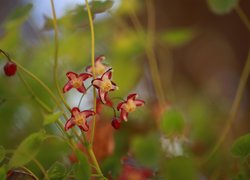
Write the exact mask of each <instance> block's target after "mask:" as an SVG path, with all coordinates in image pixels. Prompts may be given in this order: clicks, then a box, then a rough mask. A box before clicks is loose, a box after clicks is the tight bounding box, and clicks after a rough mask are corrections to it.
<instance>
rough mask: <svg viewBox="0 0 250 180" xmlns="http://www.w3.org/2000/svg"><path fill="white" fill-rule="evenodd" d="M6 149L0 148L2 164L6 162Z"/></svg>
mask: <svg viewBox="0 0 250 180" xmlns="http://www.w3.org/2000/svg"><path fill="white" fill-rule="evenodd" d="M5 154H6V152H5V149H4V147H3V146H0V163H1V162H2V161H3V160H4V157H5Z"/></svg>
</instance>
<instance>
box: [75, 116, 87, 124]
mask: <svg viewBox="0 0 250 180" xmlns="http://www.w3.org/2000/svg"><path fill="white" fill-rule="evenodd" d="M74 122H75V123H76V124H77V125H78V126H80V125H82V124H83V122H85V118H84V117H83V116H81V115H80V114H79V113H77V114H75V120H74Z"/></svg>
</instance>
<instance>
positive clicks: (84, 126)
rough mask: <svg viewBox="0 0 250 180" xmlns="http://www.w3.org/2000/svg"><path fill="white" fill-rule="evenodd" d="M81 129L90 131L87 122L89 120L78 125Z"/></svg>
mask: <svg viewBox="0 0 250 180" xmlns="http://www.w3.org/2000/svg"><path fill="white" fill-rule="evenodd" d="M78 127H79V128H80V129H81V130H83V131H88V130H89V125H88V124H87V122H85V123H84V124H82V125H80V126H78Z"/></svg>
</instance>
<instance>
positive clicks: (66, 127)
mask: <svg viewBox="0 0 250 180" xmlns="http://www.w3.org/2000/svg"><path fill="white" fill-rule="evenodd" d="M74 125H75V122H74V118H70V119H69V120H68V121H67V122H66V123H65V126H64V129H65V131H67V130H69V129H70V128H72V127H73V126H74Z"/></svg>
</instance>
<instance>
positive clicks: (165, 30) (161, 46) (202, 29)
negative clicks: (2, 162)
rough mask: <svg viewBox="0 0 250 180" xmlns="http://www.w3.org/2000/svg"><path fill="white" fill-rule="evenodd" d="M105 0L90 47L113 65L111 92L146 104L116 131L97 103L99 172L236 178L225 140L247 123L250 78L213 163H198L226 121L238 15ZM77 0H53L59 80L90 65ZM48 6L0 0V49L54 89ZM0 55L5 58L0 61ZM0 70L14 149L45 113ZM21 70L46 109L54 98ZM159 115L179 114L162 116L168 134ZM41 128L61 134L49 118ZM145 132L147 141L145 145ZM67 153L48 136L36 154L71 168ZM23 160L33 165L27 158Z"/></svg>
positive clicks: (194, 3)
mask: <svg viewBox="0 0 250 180" xmlns="http://www.w3.org/2000/svg"><path fill="white" fill-rule="evenodd" d="M105 2H107V1H103V6H100V7H96V9H95V11H94V13H95V18H94V25H95V35H96V36H95V37H96V41H95V42H96V47H95V48H96V49H95V54H96V56H98V55H105V56H106V61H105V62H106V63H107V64H109V65H110V66H112V67H113V69H114V73H113V80H114V82H116V83H117V84H118V86H119V91H117V92H114V93H112V95H111V96H112V97H126V95H127V94H128V93H130V92H136V93H138V94H139V97H140V99H143V100H145V101H146V105H145V106H144V107H141V108H140V109H138V111H136V112H134V113H132V114H131V115H129V122H127V123H123V124H122V127H121V129H120V130H113V129H112V126H111V125H110V122H111V120H112V110H110V109H108V108H105V107H104V108H103V112H102V114H101V115H100V117H99V118H98V124H97V131H96V137H95V139H96V140H95V147H94V150H95V152H96V155H97V157H98V160H99V161H100V162H101V164H102V168H103V170H104V172H105V174H109V175H110V177H111V176H112V177H120V178H125V179H126V178H127V179H129V178H128V177H123V175H122V174H129V173H131V174H133V173H134V174H136V173H137V174H138V173H139V175H140V176H141V177H143V175H142V174H143V173H145V172H144V171H151V172H153V174H154V177H157V175H158V172H164V173H163V175H161V176H159V177H160V178H163V179H165V178H166V179H182V178H183V177H190V179H192V178H201V179H203V178H204V179H209V178H214V179H229V177H238V174H239V173H240V172H241V171H244V170H245V165H239V162H238V161H237V159H235V158H234V157H233V156H232V155H231V153H230V147H231V145H232V143H233V141H234V140H235V139H236V138H237V137H239V136H241V135H243V134H246V133H248V132H249V130H250V122H249V120H250V111H249V88H250V83H249V81H248V84H247V88H246V90H245V93H244V95H243V98H242V102H241V105H240V108H239V111H238V113H237V118H236V119H235V120H234V123H233V126H232V128H231V131H230V133H229V134H228V136H227V137H226V139H225V142H223V145H222V146H221V147H220V149H219V151H218V152H217V153H216V156H215V158H214V159H213V160H212V161H211V162H209V163H208V164H207V165H206V166H199V163H200V161H201V159H203V158H204V157H206V155H207V153H208V152H209V151H210V150H211V149H212V148H213V146H214V145H215V143H216V142H217V140H218V138H219V137H220V134H221V132H222V130H223V128H224V127H225V124H226V122H227V119H228V117H229V111H230V108H231V106H232V102H233V100H234V98H235V93H236V89H237V87H238V84H239V79H240V75H241V72H242V69H243V67H244V65H245V61H246V59H247V54H248V51H249V47H250V41H249V40H250V33H249V31H248V29H247V28H246V27H245V26H244V24H243V23H242V21H241V19H240V18H239V16H238V15H237V13H236V12H235V11H234V10H232V11H230V12H228V13H225V14H222V15H218V14H216V13H214V12H213V10H212V9H211V8H210V6H209V4H208V3H207V1H200V0H175V1H171V0H154V1H152V3H153V4H151V5H150V7H148V6H147V3H146V1H143V0H116V1H115V2H114V4H112V3H111V4H109V3H105ZM27 4H28V5H27ZM30 4H32V7H31V5H30ZM83 5H84V1H83V0H82V1H80V0H74V1H73V0H71V1H70V0H60V1H59V0H55V7H56V12H57V15H58V23H59V31H60V36H59V80H60V82H59V84H60V85H61V87H63V85H64V84H65V83H66V82H67V79H66V76H65V74H66V73H67V72H68V71H75V72H78V73H79V72H83V71H84V68H85V67H86V66H87V65H90V59H91V57H90V55H91V53H90V51H91V43H90V42H91V39H90V38H91V36H90V28H89V23H88V16H87V13H86V11H85V12H83ZM239 5H240V7H241V8H242V9H243V11H244V12H245V13H246V15H247V16H248V17H250V3H249V1H248V0H241V1H240V2H239ZM23 7H24V8H23ZM15 9H19V10H17V11H15ZM51 14H52V12H51V7H50V2H49V1H45V0H43V1H36V0H34V1H29V0H25V1H20V0H12V1H3V0H0V48H1V49H3V50H5V51H6V52H8V53H9V55H10V56H11V58H13V59H14V60H16V61H17V62H19V63H20V64H22V65H23V66H24V67H26V68H27V69H29V70H30V71H32V72H33V73H34V74H36V75H37V76H38V77H39V78H41V79H42V80H43V81H44V82H45V83H46V84H47V85H48V86H49V87H51V89H53V91H55V92H56V89H55V87H54V84H53V78H52V76H53V51H54V42H53V25H52V22H51V18H52V15H51ZM150 18H153V20H152V21H151V22H153V31H152V29H150V28H152V26H149V23H148V22H150V20H149V19H150ZM154 23H155V24H154ZM148 32H149V33H151V34H148ZM148 36H149V37H150V36H151V37H150V38H149V39H150V40H149V41H150V42H151V44H150V48H151V51H152V52H153V54H154V57H155V60H156V62H157V66H158V74H159V77H160V82H161V86H162V89H163V94H164V95H163V97H164V98H165V99H161V100H160V101H161V102H159V99H158V98H157V92H156V90H155V88H154V79H153V78H152V74H151V68H152V67H151V64H150V60H149V59H150V53H148V52H150V50H149V49H147V43H148ZM5 62H6V61H5V59H4V57H3V56H2V57H1V61H0V66H1V67H3V66H4V64H5ZM1 69H2V68H1ZM0 73H1V74H0V145H2V146H4V147H5V148H6V149H14V148H16V147H17V146H18V144H19V143H20V142H21V141H22V140H23V139H24V138H25V137H27V136H28V135H29V134H31V133H33V132H36V131H39V130H40V129H41V128H42V127H43V120H44V117H45V116H46V115H45V114H44V112H43V111H42V110H41V109H40V108H39V106H38V105H37V104H36V102H35V101H34V100H33V97H32V96H31V95H30V94H29V93H28V92H27V90H26V88H25V86H24V85H23V84H22V82H21V81H20V79H19V78H18V76H15V77H11V78H7V77H6V76H5V75H4V72H3V70H1V71H0ZM25 78H26V79H27V81H28V82H29V84H30V85H31V87H32V88H33V90H34V91H35V93H36V95H37V96H39V97H40V98H42V99H43V100H44V101H45V102H46V103H47V104H48V105H49V106H50V107H54V106H55V105H54V103H53V101H52V100H51V99H50V97H49V95H48V94H47V93H46V92H45V91H44V90H43V88H42V87H41V86H40V85H39V84H37V83H36V82H34V81H33V80H32V79H30V78H29V77H27V76H25ZM65 97H66V98H67V101H68V103H69V104H70V106H71V107H73V106H76V105H77V104H78V102H79V98H80V97H81V95H80V94H79V93H77V92H76V91H73V92H72V93H71V92H70V93H68V94H66V96H65ZM91 97H92V94H91V92H89V93H88V94H87V95H86V97H85V98H84V100H83V103H82V105H81V108H83V109H88V108H91V107H92V105H91ZM162 102H163V103H162ZM55 110H56V109H55ZM166 112H169V113H170V114H167V115H166ZM166 116H167V118H170V119H172V121H175V122H177V123H176V124H177V125H176V124H174V125H173V126H174V128H172V129H171V127H172V124H171V123H170V124H167V125H166V126H167V128H166V129H167V132H166V131H165V130H164V129H162V126H163V125H162V124H161V122H162V119H164V118H166ZM44 128H45V129H46V131H47V132H50V133H52V134H56V133H59V132H58V131H57V129H56V127H55V126H53V125H50V126H45V127H44ZM168 130H169V131H168ZM172 131H173V132H172ZM169 132H171V133H169ZM144 140H145V142H148V145H149V146H147V145H145V144H143V141H144ZM158 141H159V142H158ZM48 146H49V147H50V149H51V151H50V153H47V150H48V149H47V147H48ZM152 147H154V148H152ZM148 156H152V158H151V159H150V158H148ZM68 157H70V150H69V149H68V147H66V145H65V144H63V143H62V142H58V141H55V140H47V141H46V142H45V144H44V145H43V146H42V148H41V150H40V153H39V155H38V157H37V158H38V159H39V160H40V161H41V162H42V164H43V166H44V167H45V168H46V169H48V168H49V167H50V166H51V164H53V162H55V161H60V162H63V163H64V164H66V165H67V166H66V167H67V168H68V167H70V165H69V164H70V162H69V161H70V158H68ZM161 157H164V158H165V159H164V161H161V160H162V158H161ZM71 158H72V157H71ZM175 158H178V159H175ZM71 160H72V159H71ZM124 164H129V165H131V164H132V165H131V166H133V167H135V166H136V168H135V169H136V170H135V172H134V171H133V170H131V169H129V170H128V169H124ZM29 166H30V168H31V169H33V170H34V171H35V172H36V171H37V173H38V174H39V173H40V172H39V170H38V169H37V167H36V166H34V164H32V163H30V164H29ZM162 167H163V169H162ZM138 169H139V170H138ZM242 169H243V170H242ZM248 170H249V166H248ZM178 171H180V172H183V176H181V175H180V174H181V173H178ZM246 171H247V170H246ZM169 172H170V173H169ZM244 172H245V171H244ZM190 173H191V174H190ZM243 174H244V176H246V177H247V173H243ZM41 176H42V175H41ZM131 177H132V176H131ZM134 177H135V176H134ZM248 177H249V173H248ZM144 179H145V178H144Z"/></svg>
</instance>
